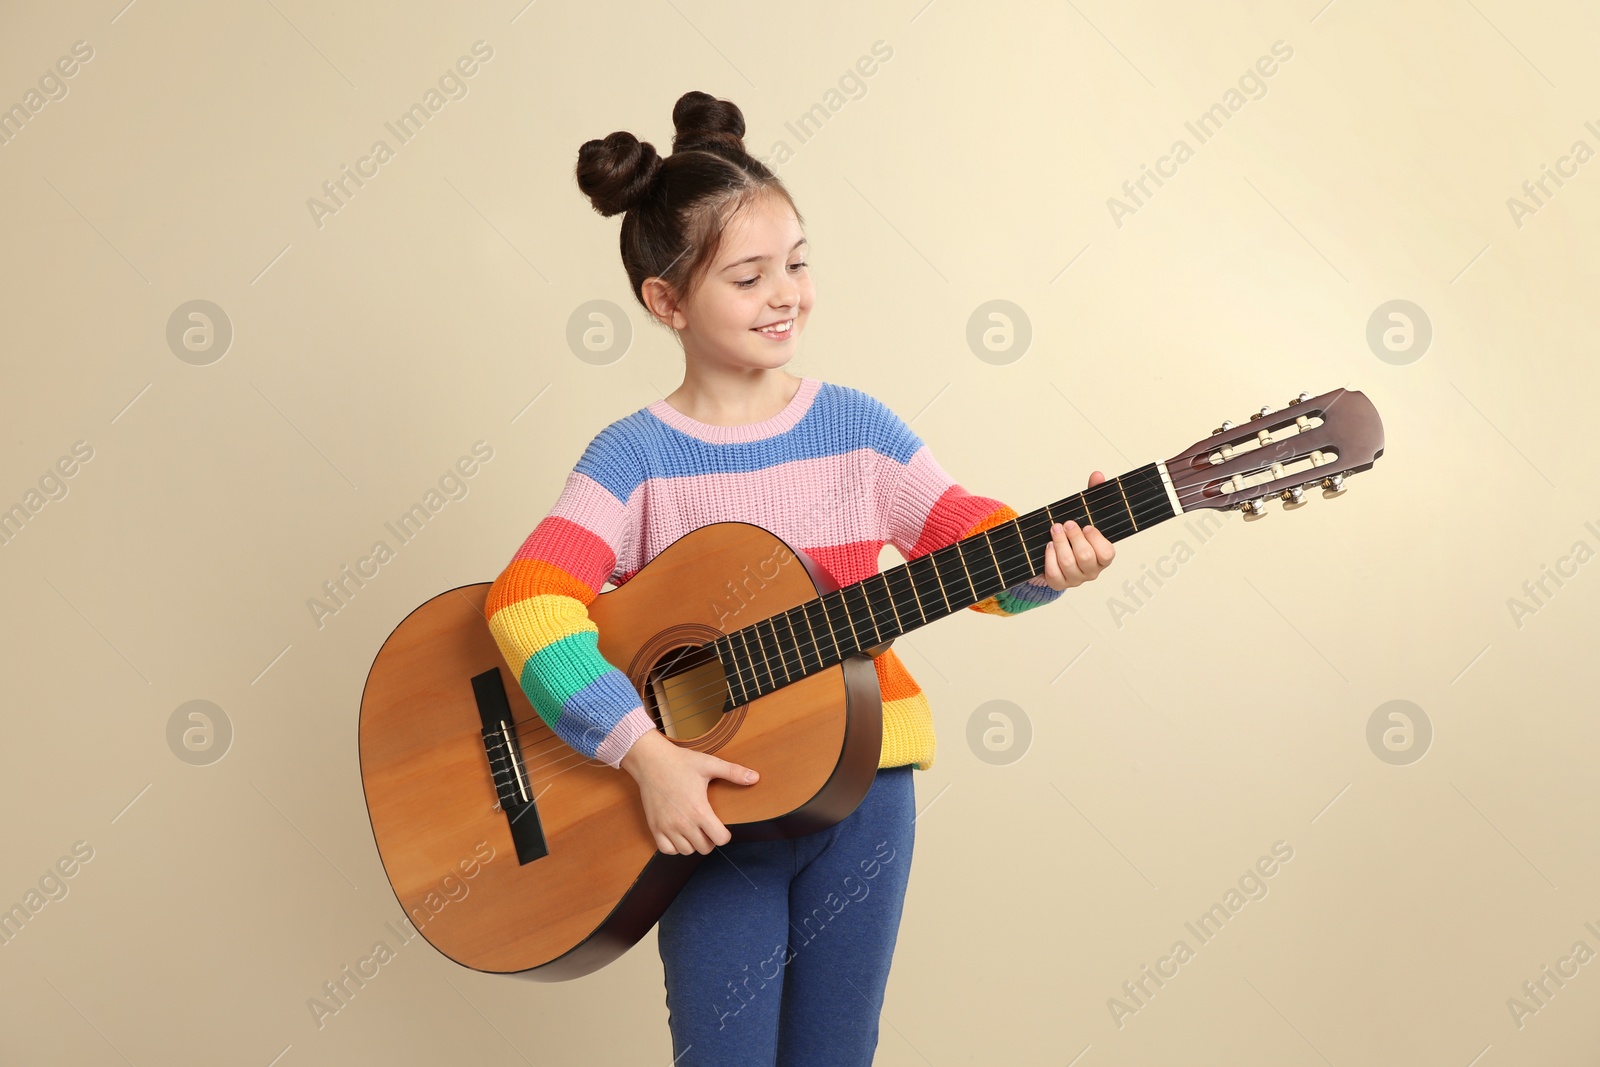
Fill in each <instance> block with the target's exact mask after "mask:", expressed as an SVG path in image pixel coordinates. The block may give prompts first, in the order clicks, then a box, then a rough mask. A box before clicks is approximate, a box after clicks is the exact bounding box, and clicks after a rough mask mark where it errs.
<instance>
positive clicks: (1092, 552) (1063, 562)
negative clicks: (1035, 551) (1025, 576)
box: [1044, 471, 1117, 591]
mask: <svg viewBox="0 0 1600 1067" xmlns="http://www.w3.org/2000/svg"><path fill="white" fill-rule="evenodd" d="M1105 480H1106V476H1105V475H1104V474H1101V473H1100V472H1099V471H1095V472H1094V473H1093V474H1091V475H1089V488H1090V489H1093V488H1094V487H1095V486H1097V485H1099V484H1100V483H1101V482H1103V481H1105ZM1116 555H1117V550H1116V549H1115V548H1113V547H1111V542H1110V541H1107V540H1106V538H1105V535H1104V534H1102V533H1101V532H1100V531H1099V530H1096V529H1095V528H1094V527H1093V526H1085V527H1083V528H1081V529H1080V528H1079V526H1078V524H1077V523H1076V522H1072V521H1071V520H1068V521H1067V522H1066V523H1064V524H1063V523H1059V522H1058V523H1056V524H1055V525H1054V526H1052V527H1050V543H1049V544H1048V545H1045V546H1044V580H1045V583H1046V584H1048V585H1049V586H1050V588H1051V589H1055V590H1057V591H1060V590H1063V589H1071V588H1072V587H1074V586H1078V585H1082V584H1083V583H1084V582H1091V581H1093V580H1094V579H1095V578H1096V577H1098V576H1099V574H1100V572H1101V571H1103V570H1105V569H1106V568H1107V567H1109V566H1110V565H1111V561H1112V560H1113V559H1115V558H1116Z"/></svg>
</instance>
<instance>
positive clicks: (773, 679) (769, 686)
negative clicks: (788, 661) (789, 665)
mask: <svg viewBox="0 0 1600 1067" xmlns="http://www.w3.org/2000/svg"><path fill="white" fill-rule="evenodd" d="M744 632H746V633H749V634H750V635H751V636H752V637H754V638H755V642H756V652H755V654H756V655H758V656H760V657H761V666H762V668H763V669H764V670H766V672H767V681H766V683H765V684H762V683H761V682H760V679H757V685H758V686H760V689H761V692H764V693H766V692H771V691H772V690H774V689H776V688H778V678H777V676H776V675H774V674H773V673H772V660H771V659H770V658H768V656H767V648H766V646H765V645H763V644H762V643H761V631H760V630H759V629H757V628H756V625H751V626H746V627H744ZM745 643H746V644H749V639H748V638H747V639H746V642H745Z"/></svg>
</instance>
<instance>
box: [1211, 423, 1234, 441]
mask: <svg viewBox="0 0 1600 1067" xmlns="http://www.w3.org/2000/svg"><path fill="white" fill-rule="evenodd" d="M1231 429H1233V423H1232V422H1230V421H1229V420H1227V419H1223V420H1222V425H1221V426H1218V427H1217V428H1216V429H1215V430H1212V431H1211V436H1212V437H1215V436H1217V434H1219V433H1227V432H1228V431H1229V430H1231Z"/></svg>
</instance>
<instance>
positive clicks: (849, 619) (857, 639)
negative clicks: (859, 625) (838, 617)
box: [828, 589, 864, 652]
mask: <svg viewBox="0 0 1600 1067" xmlns="http://www.w3.org/2000/svg"><path fill="white" fill-rule="evenodd" d="M828 595H829V596H836V597H838V598H839V606H840V607H841V608H843V609H844V621H845V622H846V623H848V624H849V626H850V640H851V641H852V642H853V643H854V645H853V648H852V651H856V652H859V651H860V650H861V649H862V647H864V646H863V645H862V644H861V635H860V634H858V633H856V620H855V617H854V616H852V615H851V614H850V604H849V603H848V602H847V601H846V600H845V598H844V590H843V589H841V590H839V591H838V592H837V593H830V594H828Z"/></svg>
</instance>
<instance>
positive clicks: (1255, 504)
mask: <svg viewBox="0 0 1600 1067" xmlns="http://www.w3.org/2000/svg"><path fill="white" fill-rule="evenodd" d="M1239 510H1240V511H1242V512H1244V517H1245V519H1246V520H1247V521H1248V520H1250V519H1259V518H1261V516H1263V515H1265V514H1266V513H1267V502H1266V501H1265V500H1264V499H1262V498H1261V497H1259V496H1258V497H1256V498H1255V499H1254V500H1246V501H1245V502H1244V503H1243V504H1240V505H1239Z"/></svg>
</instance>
